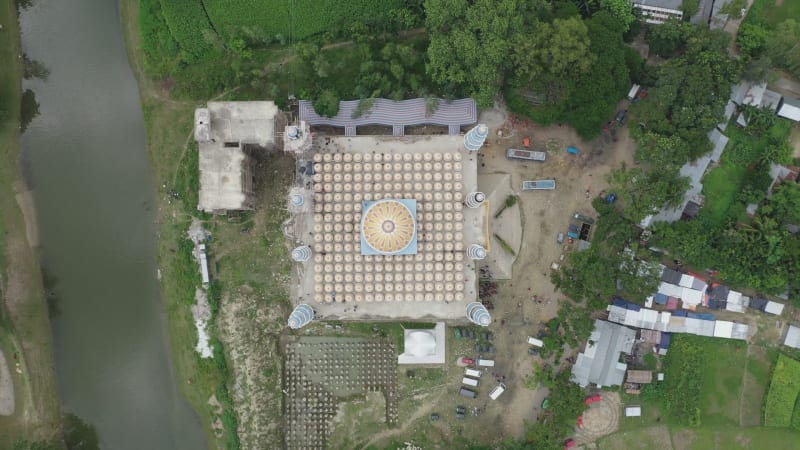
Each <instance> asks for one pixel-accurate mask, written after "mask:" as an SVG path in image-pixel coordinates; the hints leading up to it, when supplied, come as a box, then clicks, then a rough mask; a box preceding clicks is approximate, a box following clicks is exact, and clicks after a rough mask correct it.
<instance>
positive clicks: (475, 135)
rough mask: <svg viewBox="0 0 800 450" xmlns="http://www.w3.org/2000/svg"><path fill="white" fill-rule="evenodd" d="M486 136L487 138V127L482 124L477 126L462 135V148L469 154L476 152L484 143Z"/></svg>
mask: <svg viewBox="0 0 800 450" xmlns="http://www.w3.org/2000/svg"><path fill="white" fill-rule="evenodd" d="M487 136H489V127H488V126H486V124H483V123H482V124H479V125H478V126H476V127H475V128H473V129H471V130H469V131H468V132H467V134H466V135H464V147H465V148H466V149H467V150H469V151H471V152H477V151H478V150H480V149H481V147H482V146H483V143H484V142H486V137H487Z"/></svg>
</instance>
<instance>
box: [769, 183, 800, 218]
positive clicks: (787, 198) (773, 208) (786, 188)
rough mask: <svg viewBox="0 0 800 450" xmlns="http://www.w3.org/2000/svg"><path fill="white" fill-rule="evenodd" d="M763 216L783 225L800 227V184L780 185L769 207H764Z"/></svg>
mask: <svg viewBox="0 0 800 450" xmlns="http://www.w3.org/2000/svg"><path fill="white" fill-rule="evenodd" d="M763 214H766V215H768V216H770V217H772V218H774V219H775V220H776V221H777V222H778V223H781V224H794V225H800V184H797V183H792V182H784V183H781V184H779V185H778V186H777V187H776V188H775V191H774V192H773V194H772V196H771V197H770V198H769V202H768V203H767V205H765V206H764V207H763Z"/></svg>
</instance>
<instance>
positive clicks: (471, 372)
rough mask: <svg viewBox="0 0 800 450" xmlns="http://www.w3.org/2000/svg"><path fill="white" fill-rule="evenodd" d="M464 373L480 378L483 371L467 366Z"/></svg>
mask: <svg viewBox="0 0 800 450" xmlns="http://www.w3.org/2000/svg"><path fill="white" fill-rule="evenodd" d="M464 375H466V376H468V377H473V378H480V377H481V375H483V372H481V371H480V370H475V369H470V368H469V367H467V368H466V369H464Z"/></svg>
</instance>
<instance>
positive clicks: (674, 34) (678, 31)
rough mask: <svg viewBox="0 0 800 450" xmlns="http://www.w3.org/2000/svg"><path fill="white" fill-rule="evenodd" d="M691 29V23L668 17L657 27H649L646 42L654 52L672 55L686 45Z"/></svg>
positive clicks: (692, 29)
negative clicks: (668, 18)
mask: <svg viewBox="0 0 800 450" xmlns="http://www.w3.org/2000/svg"><path fill="white" fill-rule="evenodd" d="M693 31H694V26H692V24H690V23H686V22H684V21H682V20H680V19H670V20H668V21H667V22H665V23H663V24H661V25H659V26H657V27H652V28H650V30H649V32H648V33H647V43H648V44H650V50H651V51H653V52H654V53H655V54H657V55H660V56H672V55H673V54H675V53H676V52H677V51H678V50H680V49H681V48H683V47H684V46H685V45H686V42H687V41H688V40H689V37H690V36H691V35H692V33H693Z"/></svg>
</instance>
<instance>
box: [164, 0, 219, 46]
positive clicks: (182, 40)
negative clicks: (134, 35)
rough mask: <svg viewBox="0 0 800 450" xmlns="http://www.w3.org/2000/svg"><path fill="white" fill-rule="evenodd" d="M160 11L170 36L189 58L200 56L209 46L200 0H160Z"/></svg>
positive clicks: (209, 27) (207, 25)
mask: <svg viewBox="0 0 800 450" xmlns="http://www.w3.org/2000/svg"><path fill="white" fill-rule="evenodd" d="M161 11H162V13H163V14H164V19H165V20H166V22H167V26H169V31H170V33H171V34H172V37H173V38H175V40H176V41H177V42H178V45H180V47H181V49H182V50H183V51H184V52H186V53H187V56H189V57H190V58H189V60H192V59H193V58H200V57H202V56H203V55H204V54H205V52H206V50H208V48H209V47H210V46H211V44H210V43H209V42H208V40H207V37H206V36H205V33H207V32H208V31H210V30H211V25H210V24H209V22H208V17H207V16H206V13H205V11H203V4H202V2H201V1H200V0H161Z"/></svg>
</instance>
